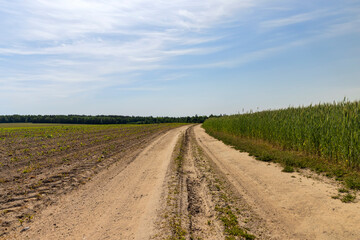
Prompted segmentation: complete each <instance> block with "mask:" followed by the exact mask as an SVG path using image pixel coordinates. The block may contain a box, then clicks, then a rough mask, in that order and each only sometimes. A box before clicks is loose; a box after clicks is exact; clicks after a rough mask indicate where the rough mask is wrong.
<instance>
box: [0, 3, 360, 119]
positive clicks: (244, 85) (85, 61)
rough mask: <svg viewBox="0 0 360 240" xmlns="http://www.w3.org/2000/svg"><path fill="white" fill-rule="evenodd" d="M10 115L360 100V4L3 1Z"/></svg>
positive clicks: (1, 45) (2, 61) (223, 109)
mask: <svg viewBox="0 0 360 240" xmlns="http://www.w3.org/2000/svg"><path fill="white" fill-rule="evenodd" d="M0 19H1V21H0V32H1V35H0V114H16V113H17V114H119V115H142V116H145V115H146V116H148V115H153V116H165V115H166V116H184V115H194V114H199V115H209V114H220V113H222V114H234V113H238V112H242V110H243V109H244V110H245V111H249V110H250V109H252V110H262V109H269V108H271V109H276V108H284V107H287V106H290V105H291V106H299V105H308V104H311V103H319V102H332V101H334V100H336V101H339V100H342V99H343V98H344V97H347V98H348V99H350V100H358V99H360V1H354V0H351V1H350V0H341V1H338V0H337V1H334V0H326V1H325V0H314V1H300V0H297V1H293V0H287V1H280V0H279V1H278V0H271V1H270V0H244V1H242V0H235V1H233V0H208V1H190V0H189V1H180V0H172V1H164V0H152V1H144V0H132V1H120V0H119V1H117V0H107V1H101V0H32V1H23V0H11V1H10V0H8V1H6V0H0Z"/></svg>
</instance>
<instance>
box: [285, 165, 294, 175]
mask: <svg viewBox="0 0 360 240" xmlns="http://www.w3.org/2000/svg"><path fill="white" fill-rule="evenodd" d="M282 171H283V172H287V173H292V172H294V168H293V167H292V166H289V165H286V166H285V167H284V169H283V170H282Z"/></svg>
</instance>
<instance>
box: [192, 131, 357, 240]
mask: <svg viewBox="0 0 360 240" xmlns="http://www.w3.org/2000/svg"><path fill="white" fill-rule="evenodd" d="M194 130H195V135H196V139H197V142H198V143H199V145H200V146H201V147H202V148H203V149H204V151H205V152H206V153H207V155H208V156H209V157H210V158H211V160H212V161H213V162H214V163H215V164H216V165H217V167H218V168H219V170H220V171H221V172H222V173H223V174H224V175H225V177H226V178H227V179H228V180H229V182H231V184H232V185H233V187H234V189H235V191H236V192H237V194H239V195H240V196H241V198H243V199H244V200H245V201H246V202H247V204H248V206H249V208H251V211H253V214H256V215H258V216H259V217H261V218H262V219H263V220H264V221H265V224H266V227H267V228H268V231H269V232H270V233H271V238H274V239H334V240H335V239H337V240H338V239H360V202H357V203H351V204H347V203H342V202H341V201H340V200H336V199H332V198H331V196H333V195H336V194H337V188H336V186H335V185H334V184H332V183H329V182H328V183H326V182H324V181H320V180H315V179H313V178H306V177H304V176H302V175H300V174H298V173H291V174H289V173H283V172H281V168H280V167H279V166H277V165H275V164H271V165H269V164H268V163H265V162H261V161H257V160H255V159H254V158H253V157H249V156H248V154H247V153H240V152H239V151H237V150H234V149H233V148H231V147H229V146H227V145H225V144H223V143H222V142H220V141H218V140H216V139H214V138H212V137H210V136H209V135H207V134H206V133H205V131H204V129H202V128H201V127H200V126H196V127H195V128H194Z"/></svg>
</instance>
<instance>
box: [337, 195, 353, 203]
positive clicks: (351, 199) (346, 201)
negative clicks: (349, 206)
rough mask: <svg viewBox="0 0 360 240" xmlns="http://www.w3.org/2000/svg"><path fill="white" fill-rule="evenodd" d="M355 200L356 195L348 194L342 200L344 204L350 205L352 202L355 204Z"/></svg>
mask: <svg viewBox="0 0 360 240" xmlns="http://www.w3.org/2000/svg"><path fill="white" fill-rule="evenodd" d="M355 198H356V196H355V195H352V194H350V193H348V194H346V195H345V196H343V197H342V198H341V201H342V202H344V203H350V202H353V201H354V200H355Z"/></svg>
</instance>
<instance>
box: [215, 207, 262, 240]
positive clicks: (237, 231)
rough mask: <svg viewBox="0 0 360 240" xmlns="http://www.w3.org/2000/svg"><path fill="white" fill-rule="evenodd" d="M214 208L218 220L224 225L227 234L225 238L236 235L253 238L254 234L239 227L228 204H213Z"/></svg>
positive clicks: (232, 237)
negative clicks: (221, 205)
mask: <svg viewBox="0 0 360 240" xmlns="http://www.w3.org/2000/svg"><path fill="white" fill-rule="evenodd" d="M215 210H216V211H217V212H218V213H219V215H220V220H221V222H222V223H223V225H224V228H225V230H224V231H225V234H226V235H227V236H226V237H225V239H229V240H230V239H236V238H235V237H236V236H241V237H243V238H245V239H248V240H251V239H255V236H254V235H251V234H249V233H247V232H246V230H244V229H241V228H240V227H239V222H238V219H237V217H236V215H235V214H234V213H233V212H232V210H231V207H230V206H229V205H228V206H226V207H220V206H215Z"/></svg>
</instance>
